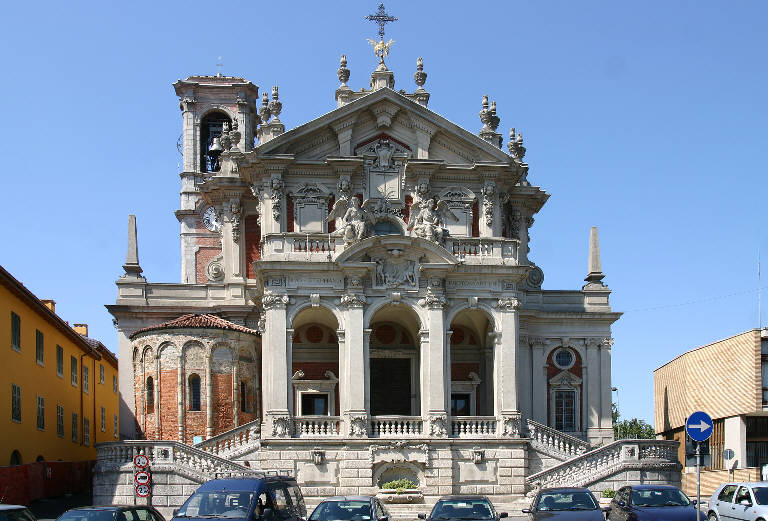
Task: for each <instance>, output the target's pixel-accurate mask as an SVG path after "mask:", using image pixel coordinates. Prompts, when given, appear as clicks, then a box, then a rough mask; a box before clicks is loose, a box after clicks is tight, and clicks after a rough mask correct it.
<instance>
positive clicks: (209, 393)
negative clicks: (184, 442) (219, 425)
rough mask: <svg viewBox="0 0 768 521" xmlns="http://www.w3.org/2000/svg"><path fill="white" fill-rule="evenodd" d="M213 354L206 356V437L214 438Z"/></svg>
mask: <svg viewBox="0 0 768 521" xmlns="http://www.w3.org/2000/svg"><path fill="white" fill-rule="evenodd" d="M211 363H212V360H211V353H210V352H208V353H206V354H205V437H206V439H208V438H211V437H212V436H213V380H212V374H211V373H212V372H213V371H212V370H211Z"/></svg>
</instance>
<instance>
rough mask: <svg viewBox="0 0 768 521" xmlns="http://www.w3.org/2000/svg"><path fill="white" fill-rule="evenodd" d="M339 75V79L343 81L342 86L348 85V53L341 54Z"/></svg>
mask: <svg viewBox="0 0 768 521" xmlns="http://www.w3.org/2000/svg"><path fill="white" fill-rule="evenodd" d="M336 72H337V73H338V75H339V81H340V82H341V86H342V87H346V86H347V82H348V81H349V69H347V55H346V54H342V55H341V61H340V65H339V70H338V71H336Z"/></svg>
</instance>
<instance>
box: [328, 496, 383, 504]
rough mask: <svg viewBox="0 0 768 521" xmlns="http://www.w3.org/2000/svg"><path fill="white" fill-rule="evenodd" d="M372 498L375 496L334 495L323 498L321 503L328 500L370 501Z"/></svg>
mask: <svg viewBox="0 0 768 521" xmlns="http://www.w3.org/2000/svg"><path fill="white" fill-rule="evenodd" d="M371 499H373V496H332V497H327V498H325V499H323V500H322V501H321V503H325V502H327V501H370V500H371Z"/></svg>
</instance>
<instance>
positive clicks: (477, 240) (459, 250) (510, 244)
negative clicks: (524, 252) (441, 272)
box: [445, 237, 519, 264]
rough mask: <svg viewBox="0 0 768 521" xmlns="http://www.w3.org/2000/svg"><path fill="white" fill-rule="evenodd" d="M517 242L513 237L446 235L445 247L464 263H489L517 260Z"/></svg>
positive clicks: (514, 261) (515, 261)
mask: <svg viewBox="0 0 768 521" xmlns="http://www.w3.org/2000/svg"><path fill="white" fill-rule="evenodd" d="M518 246H519V242H518V241H517V240H515V239H492V238H484V237H448V238H447V239H446V240H445V248H446V249H447V250H448V251H449V252H451V253H452V254H454V255H455V256H456V257H458V258H459V259H461V260H462V261H464V262H465V263H466V264H490V263H501V262H504V261H512V263H514V264H516V263H517V260H518V256H517V255H518Z"/></svg>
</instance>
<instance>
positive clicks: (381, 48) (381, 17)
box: [365, 2, 397, 70]
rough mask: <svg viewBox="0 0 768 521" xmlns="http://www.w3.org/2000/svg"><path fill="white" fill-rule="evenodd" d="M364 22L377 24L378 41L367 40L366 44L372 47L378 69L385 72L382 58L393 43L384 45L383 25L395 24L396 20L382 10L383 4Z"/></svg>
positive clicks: (386, 54) (390, 41)
mask: <svg viewBox="0 0 768 521" xmlns="http://www.w3.org/2000/svg"><path fill="white" fill-rule="evenodd" d="M365 19H366V20H370V21H372V22H374V23H377V24H379V41H378V42H377V41H375V40H371V39H368V43H370V44H371V45H373V54H375V55H376V56H378V57H379V69H381V70H386V67H385V66H384V58H385V57H386V56H388V55H389V48H390V47H391V46H392V44H393V43H395V41H394V40H392V39H390V40H389V41H388V42H387V43H384V25H385V24H387V23H389V22H396V21H397V18H396V17H394V16H390V15H388V14H387V12H386V11H385V10H384V3H383V2H382V3H381V4H379V10H378V11H377V12H376V14H369V15H368V16H366V17H365Z"/></svg>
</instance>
